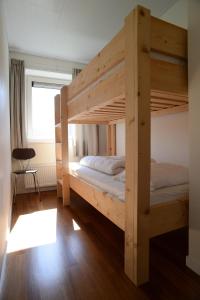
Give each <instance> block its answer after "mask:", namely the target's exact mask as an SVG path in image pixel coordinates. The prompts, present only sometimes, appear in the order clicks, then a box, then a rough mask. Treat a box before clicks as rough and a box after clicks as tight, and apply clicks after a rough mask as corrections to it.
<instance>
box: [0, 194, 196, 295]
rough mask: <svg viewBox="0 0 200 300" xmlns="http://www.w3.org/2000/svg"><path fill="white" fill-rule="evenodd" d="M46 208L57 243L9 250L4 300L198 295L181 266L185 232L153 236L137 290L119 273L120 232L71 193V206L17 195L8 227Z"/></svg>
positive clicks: (51, 198) (48, 197) (191, 277)
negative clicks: (144, 280)
mask: <svg viewBox="0 0 200 300" xmlns="http://www.w3.org/2000/svg"><path fill="white" fill-rule="evenodd" d="M49 209H57V223H56V242H54V243H50V244H46V245H40V246H36V247H33V248H29V249H24V250H20V251H17V252H13V253H9V254H8V257H7V265H6V277H5V282H4V287H3V294H2V300H19V299H20V300H26V299H27V300H40V299H41V300H54V299H55V300H65V299H67V300H118V299H119V300H129V299H134V300H148V299H149V300H150V299H151V300H179V299H180V300H199V299H200V279H199V276H197V275H196V274H194V273H193V272H192V271H190V270H189V269H187V268H186V267H185V266H184V262H185V256H186V254H187V230H179V231H177V232H173V233H170V234H166V235H163V236H160V237H157V238H154V239H152V241H151V252H150V282H149V283H148V284H145V285H143V286H142V287H141V288H136V287H135V286H134V285H133V284H132V283H131V282H130V281H129V279H128V278H127V277H126V275H125V274H124V272H123V260H124V258H123V248H124V233H123V232H122V231H121V230H120V229H118V228H117V227H116V226H115V225H114V224H112V223H111V222H110V221H109V220H107V219H106V218H105V217H104V216H102V215H101V214H100V213H98V212H97V211H96V210H95V209H94V208H92V207H91V206H90V205H89V204H88V203H86V202H85V201H84V200H82V199H81V198H80V197H79V196H78V195H76V194H75V193H72V204H71V206H70V207H63V206H62V201H61V200H57V199H56V193H55V192H54V191H52V192H43V193H42V201H41V202H40V201H39V199H38V196H37V195H36V194H25V195H20V196H18V197H17V202H16V204H15V205H14V208H13V216H12V228H13V227H14V226H15V224H16V222H17V220H18V218H19V217H20V216H22V215H27V214H32V213H34V212H39V211H45V210H49ZM73 221H75V222H76V223H77V224H78V226H80V230H77V231H75V230H74V228H73ZM27 230H28V229H27ZM41 230H42V228H41Z"/></svg>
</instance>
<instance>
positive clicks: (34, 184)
mask: <svg viewBox="0 0 200 300" xmlns="http://www.w3.org/2000/svg"><path fill="white" fill-rule="evenodd" d="M32 174H33V180H34V185H35V192H36V191H37V190H36V179H35V173H32Z"/></svg>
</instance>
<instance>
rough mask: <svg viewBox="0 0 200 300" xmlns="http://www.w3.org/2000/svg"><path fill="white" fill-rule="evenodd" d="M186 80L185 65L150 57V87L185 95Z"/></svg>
mask: <svg viewBox="0 0 200 300" xmlns="http://www.w3.org/2000/svg"><path fill="white" fill-rule="evenodd" d="M187 82H188V79H187V68H186V66H184V65H178V64H173V63H169V62H166V61H161V60H157V59H151V89H153V90H158V91H162V92H163V93H164V91H166V92H167V93H170V92H171V93H179V94H182V95H187V93H188V83H187Z"/></svg>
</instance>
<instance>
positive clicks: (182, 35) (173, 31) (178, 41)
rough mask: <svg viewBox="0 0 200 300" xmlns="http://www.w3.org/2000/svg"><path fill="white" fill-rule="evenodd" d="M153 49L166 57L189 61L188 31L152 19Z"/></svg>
mask: <svg viewBox="0 0 200 300" xmlns="http://www.w3.org/2000/svg"><path fill="white" fill-rule="evenodd" d="M151 48H152V49H153V50H155V51H157V52H160V53H163V54H166V55H170V56H174V57H178V58H183V59H187V30H185V29H183V28H180V27H178V26H176V25H173V24H170V23H167V22H165V21H163V20H160V19H157V18H154V17H151Z"/></svg>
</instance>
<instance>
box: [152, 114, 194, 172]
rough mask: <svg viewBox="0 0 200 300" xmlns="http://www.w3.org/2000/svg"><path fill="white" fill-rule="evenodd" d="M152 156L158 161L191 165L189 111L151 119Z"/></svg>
mask: <svg viewBox="0 0 200 300" xmlns="http://www.w3.org/2000/svg"><path fill="white" fill-rule="evenodd" d="M151 156H152V158H154V159H156V160H157V161H158V162H159V161H160V162H170V163H173V164H180V165H185V166H188V165H189V133H188V112H185V113H179V114H173V115H168V116H162V117H156V118H152V119H151Z"/></svg>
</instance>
